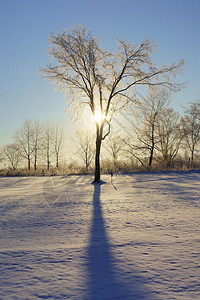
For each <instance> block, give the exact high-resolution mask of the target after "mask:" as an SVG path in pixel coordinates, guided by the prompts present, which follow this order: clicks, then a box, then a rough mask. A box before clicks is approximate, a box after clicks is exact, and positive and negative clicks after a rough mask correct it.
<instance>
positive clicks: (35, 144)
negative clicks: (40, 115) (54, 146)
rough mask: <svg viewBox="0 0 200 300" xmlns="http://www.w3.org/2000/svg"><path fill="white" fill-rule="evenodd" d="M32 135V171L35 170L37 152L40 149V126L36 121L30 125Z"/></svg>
mask: <svg viewBox="0 0 200 300" xmlns="http://www.w3.org/2000/svg"><path fill="white" fill-rule="evenodd" d="M32 128H33V134H32V149H33V152H32V153H33V157H34V170H36V169H37V162H38V152H39V151H40V150H41V149H42V125H41V124H40V122H39V121H38V120H37V121H35V122H34V124H33V125H32Z"/></svg>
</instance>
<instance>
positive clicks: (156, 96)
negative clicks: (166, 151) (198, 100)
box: [126, 90, 170, 167]
mask: <svg viewBox="0 0 200 300" xmlns="http://www.w3.org/2000/svg"><path fill="white" fill-rule="evenodd" d="M169 103H170V100H169V94H168V93H167V92H166V90H161V91H158V92H156V93H155V92H152V91H151V92H150V93H149V95H148V96H147V98H146V99H144V100H143V101H142V102H141V103H139V105H138V106H137V108H138V109H137V110H134V111H132V112H131V115H132V116H133V126H132V128H131V130H133V131H134V134H135V138H136V139H135V141H129V142H128V141H126V144H127V145H128V146H129V147H130V146H131V149H132V150H135V151H136V152H137V151H139V152H140V153H141V152H143V153H144V154H145V156H146V155H147V156H148V167H151V165H152V161H153V157H154V152H155V150H156V148H157V145H158V143H159V142H160V136H159V133H158V121H159V119H160V118H161V115H162V113H163V111H164V110H165V109H166V108H167V107H168V105H169ZM140 159H142V157H141V155H140Z"/></svg>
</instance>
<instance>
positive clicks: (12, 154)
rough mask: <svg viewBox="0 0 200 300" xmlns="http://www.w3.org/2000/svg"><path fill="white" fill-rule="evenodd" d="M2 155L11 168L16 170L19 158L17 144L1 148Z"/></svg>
mask: <svg viewBox="0 0 200 300" xmlns="http://www.w3.org/2000/svg"><path fill="white" fill-rule="evenodd" d="M3 153H4V156H5V158H6V159H7V161H8V162H9V163H10V165H11V168H12V169H13V170H16V169H17V167H18V163H19V161H20V158H21V154H20V148H19V145H18V144H9V145H6V146H4V147H3Z"/></svg>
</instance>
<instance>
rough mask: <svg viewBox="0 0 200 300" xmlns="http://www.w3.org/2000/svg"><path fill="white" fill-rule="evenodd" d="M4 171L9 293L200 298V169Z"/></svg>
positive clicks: (4, 268) (1, 240) (0, 219)
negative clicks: (7, 174)
mask: <svg viewBox="0 0 200 300" xmlns="http://www.w3.org/2000/svg"><path fill="white" fill-rule="evenodd" d="M102 179H103V180H104V181H105V182H106V183H105V184H101V185H98V184H95V185H92V184H90V182H91V181H92V177H91V176H63V177H62V176H56V177H27V178H25V177H18V178H17V177H15V178H14V177H13V178H4V177H2V178H0V268H1V272H0V299H3V300H4V299H9V300H10V299H77V300H78V299H80V300H82V299H83V300H86V299H88V300H104V299H109V300H110V299H124V300H126V299H200V286H199V282H200V261H199V258H200V250H199V241H200V238H199V220H200V200H199V196H200V192H199V188H200V174H199V173H198V172H196V173H195V172H179V173H178V172H174V173H148V174H127V175H118V176H116V175H115V176H114V178H113V183H112V182H111V180H110V177H109V176H106V175H105V176H102Z"/></svg>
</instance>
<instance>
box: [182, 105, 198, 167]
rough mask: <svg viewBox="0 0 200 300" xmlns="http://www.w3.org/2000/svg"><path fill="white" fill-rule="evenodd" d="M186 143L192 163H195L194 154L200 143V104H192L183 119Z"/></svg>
mask: <svg viewBox="0 0 200 300" xmlns="http://www.w3.org/2000/svg"><path fill="white" fill-rule="evenodd" d="M181 125H182V129H183V134H184V141H185V142H186V145H187V147H188V148H189V151H190V155H191V157H190V161H191V163H192V164H193V162H194V153H195V151H196V149H197V147H198V145H199V142H200V103H192V104H191V105H190V107H189V109H186V110H185V115H184V117H183V118H182V119H181Z"/></svg>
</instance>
